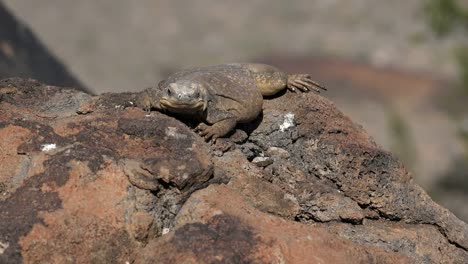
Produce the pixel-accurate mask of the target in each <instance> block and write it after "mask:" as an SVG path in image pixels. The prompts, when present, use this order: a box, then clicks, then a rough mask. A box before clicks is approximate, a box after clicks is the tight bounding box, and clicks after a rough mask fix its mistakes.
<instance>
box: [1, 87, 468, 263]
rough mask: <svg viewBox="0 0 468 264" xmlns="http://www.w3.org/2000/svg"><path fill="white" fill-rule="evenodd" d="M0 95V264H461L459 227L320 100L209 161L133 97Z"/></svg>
mask: <svg viewBox="0 0 468 264" xmlns="http://www.w3.org/2000/svg"><path fill="white" fill-rule="evenodd" d="M0 95H1V99H0V138H1V139H2V140H1V141H0V161H1V162H0V212H2V213H1V214H0V263H21V262H24V263H44V262H46V263H93V262H95V263H103V262H116V263H126V262H128V263H154V261H155V260H157V261H158V263H214V262H218V263H246V262H251V263H468V251H467V249H468V226H467V224H465V223H464V222H462V221H460V220H459V219H457V218H456V217H455V216H454V215H453V214H452V213H451V212H449V211H448V210H446V209H445V208H443V207H441V206H439V205H437V204H436V203H434V202H433V201H432V200H431V199H430V198H429V196H428V195H427V194H426V193H425V192H424V191H423V190H422V189H421V188H420V187H419V186H417V185H416V184H414V183H413V181H412V179H411V175H410V174H409V173H408V172H407V171H406V170H405V168H404V167H403V166H402V165H401V163H400V162H399V161H398V160H397V159H396V158H395V157H393V156H392V155H391V154H390V153H388V152H386V151H384V150H382V149H380V148H379V147H378V146H377V145H376V144H375V143H374V142H373V141H372V139H371V138H370V137H369V136H368V135H367V133H366V132H365V131H364V130H363V129H362V128H361V127H360V126H358V125H355V124H353V123H352V122H351V121H350V120H349V118H347V117H346V116H344V115H343V114H342V113H341V112H339V111H338V110H337V109H336V108H335V107H334V105H333V104H332V103H330V102H329V101H328V100H326V99H324V98H322V97H320V96H319V95H316V94H312V93H311V94H292V93H285V94H284V95H282V97H281V98H280V99H271V100H267V101H265V104H264V114H263V117H262V119H261V120H260V119H259V120H256V121H254V122H252V124H246V125H244V126H240V128H241V129H244V130H245V131H246V132H247V135H248V138H245V139H242V140H233V139H223V140H222V142H220V145H218V146H210V145H209V144H207V143H206V142H204V140H203V139H201V138H200V137H199V136H198V135H196V134H195V133H193V132H192V131H191V129H189V127H188V126H186V125H185V124H184V123H182V122H181V121H179V120H177V119H175V118H173V117H169V116H166V115H164V114H161V113H158V112H151V113H146V112H144V111H142V110H140V109H138V108H136V107H135V103H133V102H136V99H138V96H139V95H138V94H132V93H123V94H103V95H100V96H96V97H92V96H89V95H86V94H84V93H81V92H79V91H75V90H71V89H62V88H58V87H54V86H46V85H43V84H41V83H39V82H37V81H33V80H23V79H6V80H1V81H0ZM83 109H85V110H86V111H84V110H83ZM288 114H291V115H289V116H292V115H294V119H293V124H294V125H293V126H290V127H288V128H284V129H283V130H282V129H281V127H280V125H281V124H283V121H284V117H285V116H286V115H288ZM260 121H261V122H260ZM236 133H237V132H236ZM236 133H234V134H233V137H238V136H239V135H242V133H240V134H238V135H237V136H235V134H236ZM240 138H243V137H240ZM229 142H234V143H235V144H234V143H232V144H231V143H229ZM233 144H234V145H233ZM212 148H214V150H215V151H219V152H221V154H222V155H219V156H214V155H212V153H213V149H212ZM217 148H218V149H217ZM263 153H265V154H267V155H268V156H271V157H264V160H262V161H261V162H265V160H268V163H269V164H267V165H266V167H259V166H256V165H254V163H255V162H258V161H259V159H258V158H260V155H261V154H263ZM286 153H288V154H289V157H288V158H286ZM254 154H255V155H254ZM255 157H256V158H257V160H255V159H254V158H255ZM252 159H253V160H255V161H253V162H249V160H252ZM273 161H274V162H273ZM265 164H266V163H264V165H265Z"/></svg>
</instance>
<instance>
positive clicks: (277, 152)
mask: <svg viewBox="0 0 468 264" xmlns="http://www.w3.org/2000/svg"><path fill="white" fill-rule="evenodd" d="M265 155H267V156H268V157H273V156H277V157H280V158H282V159H287V158H289V157H290V156H291V155H290V154H289V152H288V151H287V150H285V149H282V148H277V147H269V148H268V149H267V151H266V153H265Z"/></svg>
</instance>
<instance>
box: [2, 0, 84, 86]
mask: <svg viewBox="0 0 468 264" xmlns="http://www.w3.org/2000/svg"><path fill="white" fill-rule="evenodd" d="M11 76H17V77H27V78H36V79H38V80H42V81H47V82H48V83H50V84H55V85H62V86H70V87H75V88H78V89H81V90H83V91H89V90H87V89H86V88H85V87H84V85H83V84H82V83H81V82H80V81H78V79H76V78H75V77H74V76H73V75H72V74H71V73H70V72H69V71H68V70H67V67H66V66H65V65H64V64H63V63H62V62H60V60H58V59H57V58H56V57H55V56H54V55H52V53H51V52H50V51H49V49H48V48H47V47H46V46H44V45H43V44H42V43H41V41H40V40H39V39H38V38H37V37H36V36H35V35H34V34H33V33H32V32H31V30H30V29H29V28H28V26H26V25H25V24H23V23H22V22H21V21H20V20H18V19H16V18H15V17H14V16H13V15H12V14H11V12H10V11H9V10H8V9H7V8H6V7H5V6H4V5H3V4H2V2H1V1H0V78H6V77H11Z"/></svg>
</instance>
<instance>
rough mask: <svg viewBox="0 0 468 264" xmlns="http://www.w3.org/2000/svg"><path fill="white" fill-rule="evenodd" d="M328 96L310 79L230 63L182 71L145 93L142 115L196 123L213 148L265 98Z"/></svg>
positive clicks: (258, 110) (255, 114)
mask: <svg viewBox="0 0 468 264" xmlns="http://www.w3.org/2000/svg"><path fill="white" fill-rule="evenodd" d="M284 89H289V90H290V91H292V92H297V91H299V92H309V91H312V90H313V91H316V92H320V90H326V88H325V87H324V86H322V85H320V84H318V83H317V82H315V81H313V80H312V79H311V76H310V75H309V74H291V75H288V74H286V73H284V72H282V71H280V70H279V69H277V68H276V67H274V66H271V65H267V64H257V63H231V64H221V65H215V66H206V67H197V68H191V69H186V70H182V71H179V72H176V73H174V74H172V75H170V76H169V77H168V78H167V79H165V80H162V81H161V82H159V84H158V85H157V86H156V87H152V88H148V89H146V90H145V91H143V96H142V98H141V101H140V105H141V106H142V108H143V109H145V110H158V111H162V112H164V111H167V112H169V113H173V114H181V115H184V116H190V117H193V118H196V119H197V121H200V123H199V124H198V126H196V127H195V131H196V132H198V134H199V135H200V136H202V137H204V138H205V140H207V141H209V140H211V141H212V142H215V141H216V139H217V138H219V137H224V136H226V135H227V134H229V132H230V131H232V130H233V129H234V128H235V126H236V124H238V123H247V122H250V121H252V120H254V119H255V118H257V117H258V116H259V114H260V113H261V111H262V105H263V96H272V95H275V94H277V93H278V92H280V91H282V90H284Z"/></svg>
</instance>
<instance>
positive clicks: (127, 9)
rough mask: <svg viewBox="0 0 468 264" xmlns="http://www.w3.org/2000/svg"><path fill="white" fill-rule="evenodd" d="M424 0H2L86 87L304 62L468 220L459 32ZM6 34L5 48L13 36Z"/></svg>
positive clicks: (304, 68)
mask: <svg viewBox="0 0 468 264" xmlns="http://www.w3.org/2000/svg"><path fill="white" fill-rule="evenodd" d="M0 2H1V1H0ZM426 2H427V1H424V0H415V1H403V0H395V1H383V0H379V1H371V0H350V1H330V0H312V1H306V0H294V1H279V0H278V1H268V0H255V1H227V2H226V1H225V2H219V1H213V0H200V1H197V3H196V4H188V3H187V2H186V1H169V0H141V1H125V0H113V1H110V0H109V1H99V2H96V1H90V0H83V1H74V2H70V1H60V0H44V1H28V0H3V3H4V5H5V6H7V7H8V8H9V10H11V12H12V14H14V15H16V17H17V19H18V20H19V21H20V22H19V23H24V24H25V25H27V27H29V28H31V29H32V30H33V31H34V32H35V33H36V36H37V37H38V38H39V39H40V41H41V42H42V43H44V44H45V46H46V47H48V49H49V51H50V52H51V53H52V54H54V55H53V56H54V57H56V58H59V59H60V60H61V61H62V62H63V63H64V64H66V65H67V67H68V68H69V69H70V71H71V72H72V73H73V74H74V75H76V76H77V78H78V79H79V80H80V81H82V82H83V84H84V85H83V86H86V87H89V88H90V89H91V90H93V91H94V92H96V93H101V92H109V91H112V92H120V91H138V90H142V89H143V88H145V87H148V86H151V85H154V83H156V82H158V81H159V80H160V79H162V78H164V76H166V75H167V74H168V73H170V72H172V71H175V70H177V69H179V68H186V67H190V66H194V65H207V64H216V63H225V62H231V61H264V62H269V63H272V64H274V65H276V66H278V67H281V68H282V69H284V70H287V71H290V72H294V71H296V72H297V71H300V72H309V73H311V74H312V75H313V76H314V79H316V80H317V81H320V82H321V83H322V84H324V85H326V86H327V87H328V88H329V92H327V93H325V96H326V97H328V98H330V99H331V100H332V101H334V102H335V103H336V105H337V106H338V107H339V108H340V109H341V110H343V111H344V112H345V113H346V114H347V115H349V116H351V117H352V119H353V120H355V121H356V122H357V123H359V124H362V125H363V127H364V128H365V129H366V130H367V131H369V133H370V135H371V136H372V137H373V138H374V139H375V141H376V142H377V143H378V144H379V145H381V146H383V147H384V148H385V149H388V150H391V151H392V152H393V153H395V154H396V155H397V156H398V157H399V158H401V159H402V161H403V163H404V164H405V165H406V167H407V168H408V169H409V171H410V172H411V173H412V174H413V175H414V178H415V180H416V181H417V182H418V183H419V184H421V185H422V186H423V187H424V188H425V189H427V190H428V191H429V192H430V194H431V196H432V197H433V198H434V199H436V200H437V201H439V202H440V203H442V204H444V205H445V206H446V207H448V208H450V209H451V210H452V211H454V212H455V213H456V214H457V215H458V216H459V217H461V218H462V219H465V220H468V207H466V206H465V204H466V202H467V201H468V195H467V190H468V188H467V186H468V183H467V179H468V176H467V175H466V171H468V169H467V163H468V162H467V159H466V148H467V146H466V143H465V142H466V140H465V139H464V137H463V135H462V136H460V134H461V133H460V132H461V130H463V127H464V126H463V124H464V121H463V120H468V119H467V118H466V117H465V116H463V115H460V114H454V113H453V111H451V109H452V106H456V105H463V104H465V102H466V96H458V94H457V86H456V84H455V81H454V80H455V79H456V78H457V65H456V59H455V58H454V49H456V48H457V46H458V45H459V43H460V42H462V41H466V40H467V37H466V34H464V32H462V31H460V32H459V31H455V32H453V34H451V35H450V36H448V37H446V38H443V39H441V38H438V37H437V36H436V35H435V34H434V33H433V32H432V30H431V29H430V28H429V27H428V26H427V21H426V16H425V15H426V14H425V13H424V12H425V11H424V10H425V9H424V4H425V3H426ZM0 27H1V24H0ZM8 28H11V27H8ZM8 45H9V46H8ZM8 45H7V46H5V45H4V48H3V52H4V53H5V50H6V51H7V52H6V53H5V54H8V50H11V49H12V47H13V50H16V49H17V48H16V45H19V44H14V45H12V44H8ZM5 47H6V48H5ZM8 47H10V48H8ZM34 50H37V49H36V48H34ZM0 63H1V62H0ZM0 65H1V64H0ZM27 65H29V64H27ZM39 68H47V67H39ZM54 72H57V71H54ZM18 75H20V76H24V75H21V74H18ZM1 76H6V75H5V74H2V75H1ZM36 76H37V75H31V77H35V78H37V79H40V80H44V81H48V83H50V84H60V85H68V84H67V83H63V84H62V83H54V82H53V80H52V79H50V78H39V76H37V77H36ZM77 86H78V85H77ZM462 108H463V107H462ZM465 123H466V122H465ZM465 131H468V129H465ZM462 132H463V131H462Z"/></svg>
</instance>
